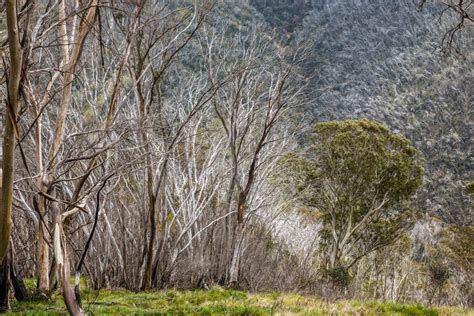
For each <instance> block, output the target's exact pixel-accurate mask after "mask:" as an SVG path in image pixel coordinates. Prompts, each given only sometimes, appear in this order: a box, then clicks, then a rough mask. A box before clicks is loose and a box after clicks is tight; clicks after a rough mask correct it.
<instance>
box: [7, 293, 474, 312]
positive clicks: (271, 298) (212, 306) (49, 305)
mask: <svg viewBox="0 0 474 316" xmlns="http://www.w3.org/2000/svg"><path fill="white" fill-rule="evenodd" d="M82 297H83V307H84V308H85V309H86V310H87V311H88V312H89V313H91V314H95V315H104V314H109V315H128V314H139V315H142V314H168V315H184V314H194V315H196V314H197V315H222V314H226V315H474V313H473V311H465V310H462V309H457V308H447V307H442V308H426V307H423V306H421V305H405V304H394V303H382V302H358V301H341V302H337V303H334V304H328V303H325V302H324V301H322V300H320V299H317V298H314V297H309V296H301V295H297V294H287V293H267V294H250V293H246V292H241V291H234V290H225V289H222V288H213V289H211V290H208V291H175V290H168V291H156V292H140V293H134V292H130V291H126V290H113V291H109V290H101V291H92V290H85V291H84V293H83V295H82ZM11 307H12V309H11V311H10V312H9V313H7V314H8V315H15V314H16V315H62V314H67V311H66V308H65V306H64V303H63V301H62V299H61V296H60V295H59V294H55V295H54V296H53V297H52V298H51V300H49V301H30V302H22V303H19V302H16V301H14V300H13V301H12V302H11Z"/></svg>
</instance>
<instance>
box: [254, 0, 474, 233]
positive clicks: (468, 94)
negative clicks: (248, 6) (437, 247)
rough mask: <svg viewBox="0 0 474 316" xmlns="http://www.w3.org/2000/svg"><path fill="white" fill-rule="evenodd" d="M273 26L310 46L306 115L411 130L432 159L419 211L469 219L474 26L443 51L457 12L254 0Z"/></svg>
mask: <svg viewBox="0 0 474 316" xmlns="http://www.w3.org/2000/svg"><path fill="white" fill-rule="evenodd" d="M251 3H252V4H253V5H254V6H255V7H256V8H257V9H259V10H260V11H261V12H262V14H263V16H264V17H265V18H266V20H267V21H268V23H269V24H270V25H271V26H275V27H277V28H280V29H281V28H283V29H285V30H286V31H287V32H294V33H296V34H295V35H294V36H293V37H295V38H296V40H295V41H296V42H293V44H292V45H296V43H300V44H304V45H311V46H312V49H311V57H310V60H309V62H308V64H307V66H306V68H305V71H306V74H307V76H308V77H310V78H311V90H312V91H313V95H312V100H313V101H312V102H310V104H309V106H308V107H307V110H306V111H307V116H308V120H309V121H312V122H314V121H326V120H335V119H347V118H364V117H366V118H370V119H374V120H377V121H380V122H383V123H385V124H387V125H388V126H390V127H391V128H392V129H393V130H394V131H396V132H398V133H401V134H403V135H405V136H407V137H408V138H410V139H411V140H412V141H413V142H414V144H415V145H416V147H417V148H418V149H420V150H421V151H422V152H423V154H424V156H425V158H426V178H425V186H424V192H423V193H422V194H420V196H419V197H418V200H419V202H418V208H419V212H421V213H422V214H425V213H426V214H429V215H431V216H436V217H438V218H441V219H443V220H444V221H445V222H447V223H454V224H461V225H469V224H472V223H473V219H474V210H473V208H472V205H471V204H470V202H469V199H468V197H467V194H466V193H465V192H464V190H463V186H464V185H466V184H467V183H468V182H469V181H470V180H471V179H473V178H474V169H473V168H472V166H473V165H474V153H473V145H474V105H473V104H474V103H473V102H474V86H473V85H472V78H474V67H473V65H474V54H473V51H474V49H473V48H474V36H473V34H474V29H473V28H472V27H468V28H467V29H466V30H465V31H464V33H463V37H462V38H461V39H460V41H459V42H460V44H461V47H460V49H461V52H462V53H463V54H464V55H462V56H459V55H456V54H454V55H451V56H448V57H445V56H443V55H442V53H441V51H440V50H439V48H440V45H441V37H442V35H443V34H444V32H445V31H446V29H447V28H448V26H449V25H450V21H451V20H450V16H449V14H446V16H445V17H444V18H443V19H442V20H441V21H442V23H441V24H440V23H439V18H438V17H439V14H440V11H441V10H442V9H443V8H442V7H440V6H430V7H428V8H426V10H424V11H422V12H418V11H417V10H416V7H415V5H414V3H413V2H412V1H384V0H377V1H370V2H367V1H322V0H321V1H277V2H272V1H266V2H263V1H253V2H252V1H251Z"/></svg>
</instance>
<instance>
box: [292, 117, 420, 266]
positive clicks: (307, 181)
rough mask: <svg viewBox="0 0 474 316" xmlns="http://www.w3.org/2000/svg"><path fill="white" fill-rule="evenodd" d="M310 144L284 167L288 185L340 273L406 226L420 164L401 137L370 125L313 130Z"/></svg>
mask: <svg viewBox="0 0 474 316" xmlns="http://www.w3.org/2000/svg"><path fill="white" fill-rule="evenodd" d="M311 143H312V144H311V145H310V146H308V147H307V149H306V150H305V152H304V153H302V154H300V155H294V156H292V157H288V159H287V160H286V166H287V167H288V169H287V171H288V174H289V175H290V176H289V179H290V183H291V184H292V185H293V187H294V188H295V189H296V193H297V194H298V196H299V197H300V198H301V201H302V203H303V204H304V206H305V207H306V208H310V209H311V210H313V214H315V216H317V217H318V218H320V220H322V222H323V230H322V240H323V245H324V248H325V249H326V250H327V256H326V257H327V263H328V267H329V269H330V271H331V270H335V269H338V270H340V269H345V270H347V269H349V268H350V267H352V266H353V265H354V264H355V263H356V262H358V261H359V260H360V259H361V258H363V257H364V256H366V255H368V254H369V253H371V252H373V251H375V250H377V249H380V248H382V247H384V246H386V245H389V244H392V243H393V242H394V241H396V240H397V239H398V238H399V237H400V236H402V235H403V233H404V232H406V231H407V230H408V229H409V228H410V227H411V226H412V224H413V222H414V213H413V211H411V210H410V208H409V200H410V197H411V196H412V195H413V194H414V193H415V192H416V191H417V189H418V188H419V187H420V185H421V184H422V177H423V172H424V171H423V166H422V159H421V156H420V154H419V152H418V151H417V150H416V149H415V148H414V147H413V146H412V145H411V144H410V142H409V141H408V140H407V139H406V138H405V137H403V136H399V135H395V134H392V133H391V132H390V131H389V130H388V129H387V128H386V127H384V126H383V125H381V124H379V123H377V122H374V121H369V120H347V121H333V122H324V123H319V124H317V125H316V126H315V129H314V135H313V136H312V138H311Z"/></svg>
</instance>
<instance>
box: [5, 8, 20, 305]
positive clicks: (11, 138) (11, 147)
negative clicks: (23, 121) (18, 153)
mask: <svg viewBox="0 0 474 316" xmlns="http://www.w3.org/2000/svg"><path fill="white" fill-rule="evenodd" d="M16 5H17V3H16V1H15V0H9V1H7V3H6V10H7V29H8V46H9V52H10V71H9V76H8V101H7V104H6V111H5V112H6V113H5V133H4V136H3V153H2V154H3V161H2V170H1V171H2V174H1V175H2V179H1V184H2V186H1V188H0V189H1V196H0V262H1V266H0V311H2V310H7V309H8V308H9V305H8V290H9V287H10V280H9V274H10V269H9V261H10V258H9V256H8V246H9V244H10V233H11V227H12V204H13V176H14V173H13V166H14V163H15V157H14V154H15V134H16V133H15V130H16V129H15V126H16V116H17V113H18V108H19V102H18V89H19V85H20V76H21V65H22V52H21V46H20V41H19V35H18V21H17V12H16Z"/></svg>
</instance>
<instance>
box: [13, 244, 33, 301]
mask: <svg viewBox="0 0 474 316" xmlns="http://www.w3.org/2000/svg"><path fill="white" fill-rule="evenodd" d="M10 280H11V283H12V286H13V290H14V293H15V298H16V300H17V301H24V300H27V299H28V297H29V295H28V290H27V289H26V286H25V283H24V282H23V278H22V277H21V275H19V274H18V273H17V271H16V266H15V249H14V246H13V242H10Z"/></svg>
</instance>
